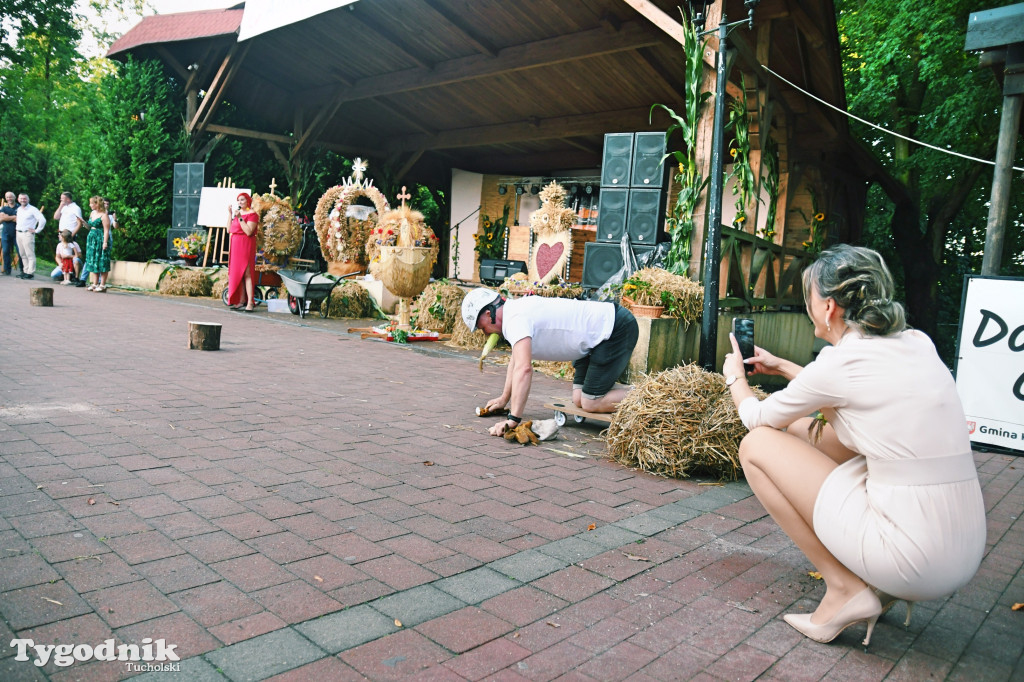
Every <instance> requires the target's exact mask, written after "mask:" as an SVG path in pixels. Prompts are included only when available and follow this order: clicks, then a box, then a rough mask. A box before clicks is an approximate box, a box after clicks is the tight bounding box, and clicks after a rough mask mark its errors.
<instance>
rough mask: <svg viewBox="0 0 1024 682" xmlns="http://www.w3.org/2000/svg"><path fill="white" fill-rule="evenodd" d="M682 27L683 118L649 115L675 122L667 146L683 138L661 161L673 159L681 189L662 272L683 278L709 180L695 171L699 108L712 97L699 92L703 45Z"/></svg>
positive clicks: (685, 24) (688, 28)
mask: <svg viewBox="0 0 1024 682" xmlns="http://www.w3.org/2000/svg"><path fill="white" fill-rule="evenodd" d="M682 26H683V59H684V66H685V83H684V89H685V95H686V104H685V108H684V111H683V114H682V115H680V114H677V113H676V112H675V111H673V110H672V109H670V108H669V107H667V106H665V105H664V104H655V105H654V106H652V107H651V115H652V117H653V115H654V110H655V109H656V108H658V107H660V108H662V109H664V110H665V111H666V112H668V114H669V116H671V117H672V120H673V121H675V123H673V124H672V125H671V126H669V128H668V130H667V131H666V133H665V141H666V143H667V142H668V140H669V139H670V138H671V136H672V134H673V133H674V132H675V131H677V130H678V131H680V132H681V133H682V136H683V149H682V150H676V151H671V152H669V153H667V154H665V156H664V157H663V158H662V160H661V161H662V163H664V162H665V160H666V159H668V158H669V157H672V158H673V159H675V161H676V164H677V165H678V172H677V173H676V176H675V181H676V182H677V183H679V186H680V187H679V194H678V196H676V203H675V205H673V206H672V210H671V213H670V215H669V218H668V221H667V222H668V231H669V234H670V235H672V246H671V247H670V248H669V252H668V255H667V256H666V257H665V269H666V270H668V271H669V272H671V273H673V274H675V275H684V276H685V275H686V270H687V268H688V267H689V263H690V236H691V235H692V234H693V213H694V211H695V210H696V208H697V204H698V203H699V202H700V195H701V192H703V191H704V188H705V187H706V186H707V184H708V180H709V178H705V177H703V176H702V175H701V172H700V169H699V168H698V167H697V124H698V123H699V122H700V110H701V107H703V105H704V103H705V102H707V100H708V98H710V97H711V93H710V92H701V89H700V86H701V80H702V79H703V76H704V61H703V55H704V41H703V40H700V39H699V38H698V37H697V32H696V31H695V30H694V28H693V25H692V24H691V23H690V22H689V21H683V22H682Z"/></svg>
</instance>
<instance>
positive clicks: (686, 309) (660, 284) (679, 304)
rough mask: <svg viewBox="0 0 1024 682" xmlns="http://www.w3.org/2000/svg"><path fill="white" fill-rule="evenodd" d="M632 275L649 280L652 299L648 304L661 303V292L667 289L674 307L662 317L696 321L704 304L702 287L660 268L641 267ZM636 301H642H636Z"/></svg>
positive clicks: (686, 278)
mask: <svg viewBox="0 0 1024 682" xmlns="http://www.w3.org/2000/svg"><path fill="white" fill-rule="evenodd" d="M633 277H634V278H637V279H641V280H643V281H645V282H649V283H650V285H651V293H652V294H653V299H654V300H652V301H651V302H650V303H649V305H662V302H661V292H662V291H667V292H668V293H669V294H671V295H672V298H673V299H674V300H675V306H674V309H671V310H666V311H665V312H664V313H663V314H662V316H663V317H678V318H680V319H682V320H683V321H684V322H697V321H699V320H700V318H701V311H702V310H703V306H704V287H703V286H701V285H700V284H699V283H697V282H694V281H693V280H692V279H690V278H688V277H681V276H679V275H673V274H672V273H671V272H669V271H667V270H663V269H661V268H643V269H642V270H637V271H636V272H635V273H633ZM637 303H644V302H643V301H637Z"/></svg>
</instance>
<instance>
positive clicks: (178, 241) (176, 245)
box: [174, 237, 181, 249]
mask: <svg viewBox="0 0 1024 682" xmlns="http://www.w3.org/2000/svg"><path fill="white" fill-rule="evenodd" d="M180 246H181V237H175V238H174V248H176V249H177V248H179V247H180Z"/></svg>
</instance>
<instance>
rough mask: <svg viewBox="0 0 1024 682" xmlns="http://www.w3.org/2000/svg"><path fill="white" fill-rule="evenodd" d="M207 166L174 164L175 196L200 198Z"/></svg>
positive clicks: (201, 164) (200, 164)
mask: <svg viewBox="0 0 1024 682" xmlns="http://www.w3.org/2000/svg"><path fill="white" fill-rule="evenodd" d="M205 169H206V164H203V163H176V164H174V196H176V197H180V196H186V195H187V196H193V197H195V198H196V199H198V198H199V195H200V193H202V190H203V181H204V175H205Z"/></svg>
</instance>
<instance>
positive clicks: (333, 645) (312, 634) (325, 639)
mask: <svg viewBox="0 0 1024 682" xmlns="http://www.w3.org/2000/svg"><path fill="white" fill-rule="evenodd" d="M295 630H297V631H298V632H299V633H301V634H302V635H303V636H304V637H306V638H308V639H309V640H310V641H311V642H313V643H314V644H316V645H317V646H318V647H320V648H321V649H323V650H324V651H326V652H328V653H331V654H336V653H338V652H340V651H348V650H350V649H354V648H356V647H358V646H359V645H361V644H365V643H366V642H372V641H374V640H378V639H380V638H382V637H384V636H386V635H389V634H391V633H393V632H397V631H398V627H397V626H396V625H395V623H394V618H391V617H389V616H385V615H383V614H381V613H379V612H378V611H376V610H374V609H372V608H370V607H369V606H367V605H365V604H363V605H360V606H354V607H352V608H350V609H345V610H344V611H339V612H337V613H332V614H330V615H327V616H324V617H322V618H316V619H314V620H310V621H306V622H305V623H299V624H298V625H296V626H295Z"/></svg>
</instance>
